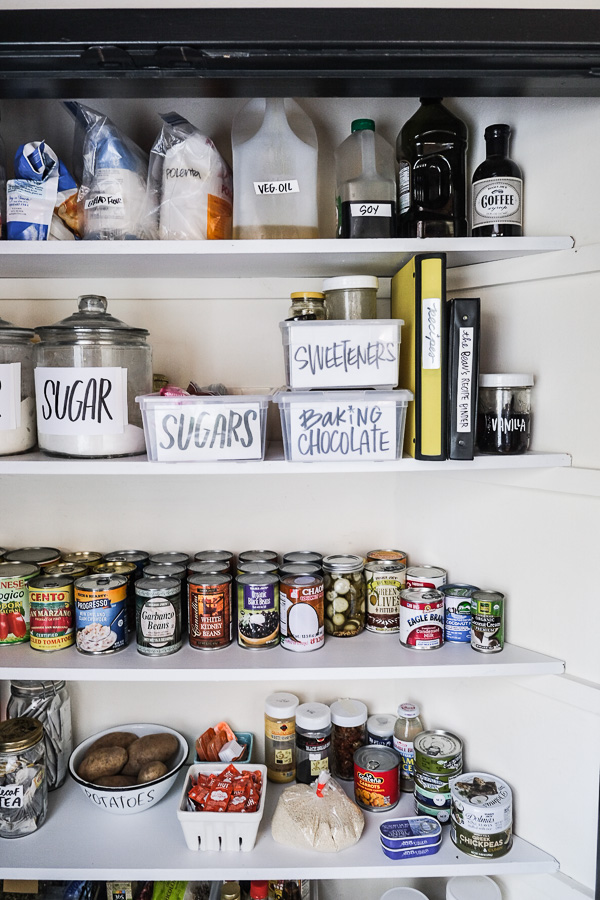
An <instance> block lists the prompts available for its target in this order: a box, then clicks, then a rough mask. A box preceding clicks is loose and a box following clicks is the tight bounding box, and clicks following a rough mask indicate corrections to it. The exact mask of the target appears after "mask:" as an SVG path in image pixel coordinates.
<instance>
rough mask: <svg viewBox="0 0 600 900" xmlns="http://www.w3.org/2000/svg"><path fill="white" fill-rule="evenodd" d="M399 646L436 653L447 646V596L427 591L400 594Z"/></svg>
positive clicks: (402, 592)
mask: <svg viewBox="0 0 600 900" xmlns="http://www.w3.org/2000/svg"><path fill="white" fill-rule="evenodd" d="M400 643H401V644H402V646H403V647H408V648H409V649H411V650H437V649H438V647H441V646H442V644H443V643H444V595H443V594H442V593H441V592H440V591H436V590H430V589H428V588H407V589H406V590H404V591H401V592H400Z"/></svg>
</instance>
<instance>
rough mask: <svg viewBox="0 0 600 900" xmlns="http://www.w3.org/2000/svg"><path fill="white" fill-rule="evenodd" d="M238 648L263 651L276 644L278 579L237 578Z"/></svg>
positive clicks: (244, 576) (269, 576)
mask: <svg viewBox="0 0 600 900" xmlns="http://www.w3.org/2000/svg"><path fill="white" fill-rule="evenodd" d="M237 600H238V644H239V645H240V647H245V648H246V649H250V650H265V649H268V648H269V647H276V646H277V644H278V643H279V578H278V577H277V575H268V574H264V575H238V577H237Z"/></svg>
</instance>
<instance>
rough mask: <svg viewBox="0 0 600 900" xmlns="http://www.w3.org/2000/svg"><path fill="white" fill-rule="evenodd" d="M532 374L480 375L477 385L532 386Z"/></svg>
mask: <svg viewBox="0 0 600 900" xmlns="http://www.w3.org/2000/svg"><path fill="white" fill-rule="evenodd" d="M532 386H533V375H531V374H530V375H524V374H523V373H521V372H520V373H518V374H516V375H514V374H508V375H504V374H502V375H500V374H498V375H480V376H479V387H503V388H509V387H532Z"/></svg>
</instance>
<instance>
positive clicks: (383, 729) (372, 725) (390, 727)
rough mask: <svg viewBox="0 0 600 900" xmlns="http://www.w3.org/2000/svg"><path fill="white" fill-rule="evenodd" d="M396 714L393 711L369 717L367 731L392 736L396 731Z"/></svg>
mask: <svg viewBox="0 0 600 900" xmlns="http://www.w3.org/2000/svg"><path fill="white" fill-rule="evenodd" d="M395 724H396V716H395V715H394V714H393V713H379V715H377V714H376V715H374V716H369V718H368V719H367V731H368V732H369V733H370V734H374V735H376V737H390V735H392V734H393V733H394V725H395Z"/></svg>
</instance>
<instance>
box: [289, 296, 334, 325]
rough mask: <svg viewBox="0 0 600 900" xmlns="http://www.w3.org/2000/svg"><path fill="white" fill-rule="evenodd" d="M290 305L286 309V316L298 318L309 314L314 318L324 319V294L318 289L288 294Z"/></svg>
mask: <svg viewBox="0 0 600 900" xmlns="http://www.w3.org/2000/svg"><path fill="white" fill-rule="evenodd" d="M290 299H291V301H292V305H291V306H290V308H289V311H288V318H290V319H298V318H300V317H304V316H310V317H311V318H315V319H326V318H327V316H326V314H325V294H322V293H321V292H320V291H294V293H293V294H290Z"/></svg>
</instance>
